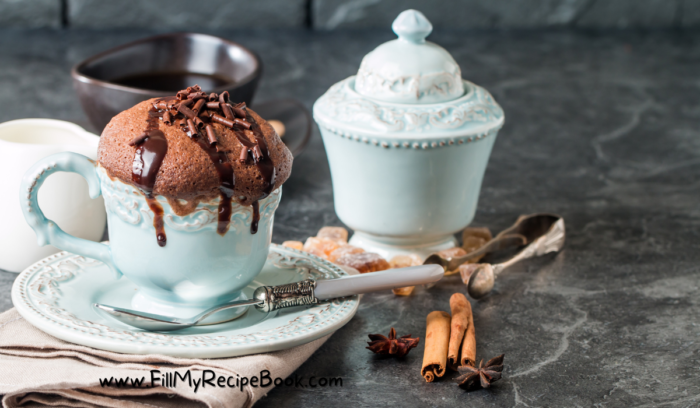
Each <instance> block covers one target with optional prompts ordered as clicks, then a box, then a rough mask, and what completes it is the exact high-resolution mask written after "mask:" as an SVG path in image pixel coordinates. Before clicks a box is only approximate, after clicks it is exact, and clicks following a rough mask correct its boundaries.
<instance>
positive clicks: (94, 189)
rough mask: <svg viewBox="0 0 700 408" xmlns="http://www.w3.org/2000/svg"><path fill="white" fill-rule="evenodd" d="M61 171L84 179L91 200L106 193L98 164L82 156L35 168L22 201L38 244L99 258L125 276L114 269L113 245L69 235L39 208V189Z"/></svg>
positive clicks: (60, 156)
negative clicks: (96, 165) (98, 173)
mask: <svg viewBox="0 0 700 408" xmlns="http://www.w3.org/2000/svg"><path fill="white" fill-rule="evenodd" d="M59 171H64V172H69V173H77V174H80V175H81V176H83V178H85V181H87V183H88V188H89V191H90V198H92V199H95V198H97V197H99V196H100V194H102V192H101V188H100V180H99V179H98V178H97V173H96V172H95V162H93V161H92V160H90V159H88V158H87V157H85V156H83V155H82V154H77V153H72V152H64V153H57V154H54V155H51V156H48V157H45V158H44V159H42V160H40V161H39V162H38V163H36V164H35V165H33V166H32V167H31V168H30V169H29V170H27V172H26V173H25V174H24V177H23V178H22V183H21V184H20V189H19V199H20V205H21V207H22V212H23V213H24V219H25V220H27V223H28V224H29V226H30V227H32V229H33V230H34V232H35V233H36V236H37V241H38V244H39V245H40V246H44V245H47V244H51V245H53V246H55V247H56V248H58V249H61V250H64V251H68V252H72V253H74V254H78V255H82V256H85V257H88V258H94V259H97V260H99V261H102V262H103V263H104V264H105V265H107V266H108V267H109V269H111V270H112V271H113V272H114V273H115V274H116V276H117V278H119V277H121V272H120V271H119V270H118V269H117V268H116V267H115V266H114V261H113V260H112V250H111V249H110V248H109V245H105V244H101V243H99V242H93V241H88V240H87V239H82V238H77V237H74V236H72V235H70V234H66V233H65V232H64V231H63V230H62V229H61V228H60V227H59V226H58V225H57V224H56V223H55V222H54V221H52V220H49V219H47V218H46V217H45V216H44V213H43V212H42V211H41V208H39V202H38V195H39V188H41V185H42V184H44V181H45V180H46V178H47V177H48V176H50V175H51V174H53V173H56V172H59Z"/></svg>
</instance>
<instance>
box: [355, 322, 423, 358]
mask: <svg viewBox="0 0 700 408" xmlns="http://www.w3.org/2000/svg"><path fill="white" fill-rule="evenodd" d="M369 339H370V340H372V341H368V342H367V344H369V347H367V348H368V349H370V350H372V351H373V352H375V353H377V354H394V355H396V356H397V357H403V356H405V355H406V354H408V352H409V351H411V349H412V348H414V347H416V346H417V345H418V342H419V341H420V338H418V337H416V338H415V339H412V338H411V335H410V334H407V335H405V336H401V337H399V338H398V339H397V338H396V330H394V328H393V327H392V328H391V330H390V331H389V337H388V338H387V337H385V336H382V335H381V334H370V335H369Z"/></svg>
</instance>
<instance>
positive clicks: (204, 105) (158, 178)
mask: <svg viewBox="0 0 700 408" xmlns="http://www.w3.org/2000/svg"><path fill="white" fill-rule="evenodd" d="M98 162H99V164H100V165H101V166H102V167H103V168H104V169H105V170H106V171H107V173H108V175H109V176H110V177H112V178H117V179H119V180H121V181H122V182H125V183H131V184H133V185H135V186H137V187H138V188H139V189H140V190H141V191H142V192H143V193H144V195H145V196H146V199H147V201H148V205H149V207H150V209H151V210H152V211H153V214H154V217H153V223H154V227H155V229H156V236H157V239H158V244H159V245H160V246H165V245H166V243H167V236H166V233H165V230H164V225H163V217H162V216H163V208H162V207H161V206H160V204H158V202H157V200H155V199H154V196H155V195H161V196H163V197H165V198H166V199H167V201H168V203H169V204H170V206H171V207H172V209H173V212H174V213H175V214H177V215H178V216H185V215H187V214H189V213H191V212H192V211H193V210H195V209H196V208H197V205H198V204H199V203H200V202H203V201H209V200H212V199H215V198H217V197H219V198H220V200H219V204H218V227H217V232H218V233H219V234H220V235H224V234H226V232H227V230H228V228H229V222H230V217H231V203H232V201H235V202H237V203H239V204H241V205H245V206H252V208H253V214H254V215H253V221H252V223H251V228H250V230H251V231H250V232H251V233H252V234H255V233H256V232H257V223H258V220H259V217H260V213H259V207H258V201H259V200H262V199H264V198H265V197H267V196H268V195H269V194H270V193H271V192H272V191H274V190H275V189H277V188H279V187H280V186H281V185H282V183H284V182H285V181H286V180H287V178H288V177H289V175H290V172H291V168H292V154H291V153H290V151H289V150H288V149H287V147H286V146H285V144H284V143H283V142H282V141H281V139H280V138H279V136H278V135H277V133H276V132H275V130H274V129H273V128H272V126H270V125H269V124H268V123H267V121H265V120H264V119H263V118H261V117H260V116H258V115H257V114H256V113H255V112H254V111H253V110H252V109H250V108H247V107H246V106H245V103H239V104H232V103H230V102H229V100H228V92H223V93H222V94H220V95H219V94H216V93H211V94H205V93H204V92H202V90H201V88H200V87H199V86H196V85H195V86H193V87H189V88H187V89H185V90H182V91H180V92H178V93H177V95H176V96H171V97H165V98H156V99H151V100H148V101H144V102H141V103H139V104H137V105H136V106H134V107H132V108H131V109H128V110H126V111H124V112H122V113H120V114H118V115H117V116H115V117H114V118H113V119H112V120H111V121H110V122H109V124H108V125H107V127H106V128H105V129H104V131H103V132H102V137H101V139H100V144H99V148H98Z"/></svg>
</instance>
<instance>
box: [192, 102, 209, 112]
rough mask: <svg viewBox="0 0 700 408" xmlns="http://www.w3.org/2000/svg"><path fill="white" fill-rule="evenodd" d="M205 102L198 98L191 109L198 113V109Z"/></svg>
mask: <svg viewBox="0 0 700 408" xmlns="http://www.w3.org/2000/svg"><path fill="white" fill-rule="evenodd" d="M205 103H206V101H205V100H204V99H198V100H197V103H195V104H194V107H193V108H192V110H193V111H194V112H197V113H199V111H200V109H202V105H204V104H205Z"/></svg>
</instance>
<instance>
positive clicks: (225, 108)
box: [221, 103, 235, 120]
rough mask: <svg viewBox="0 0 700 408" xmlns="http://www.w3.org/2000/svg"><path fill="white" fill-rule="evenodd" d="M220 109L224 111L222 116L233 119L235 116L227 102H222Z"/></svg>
mask: <svg viewBox="0 0 700 408" xmlns="http://www.w3.org/2000/svg"><path fill="white" fill-rule="evenodd" d="M221 110H222V111H223V112H224V116H226V119H230V120H233V119H234V118H235V116H233V109H231V105H229V104H228V103H222V104H221Z"/></svg>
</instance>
